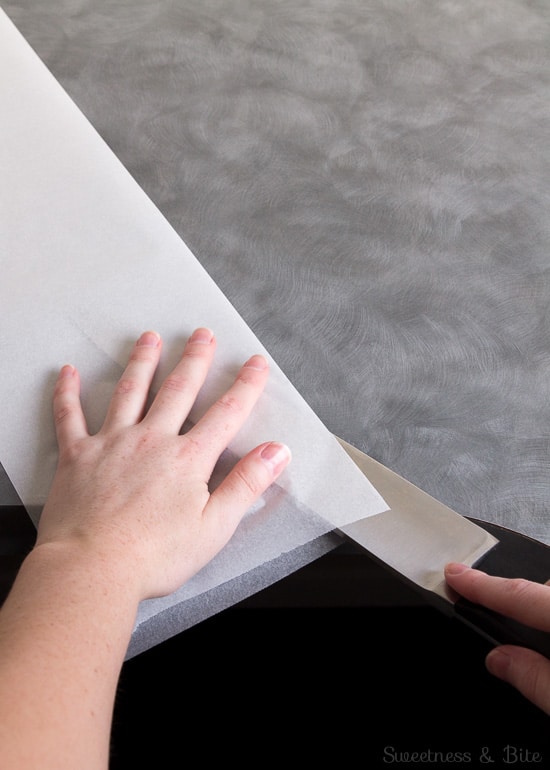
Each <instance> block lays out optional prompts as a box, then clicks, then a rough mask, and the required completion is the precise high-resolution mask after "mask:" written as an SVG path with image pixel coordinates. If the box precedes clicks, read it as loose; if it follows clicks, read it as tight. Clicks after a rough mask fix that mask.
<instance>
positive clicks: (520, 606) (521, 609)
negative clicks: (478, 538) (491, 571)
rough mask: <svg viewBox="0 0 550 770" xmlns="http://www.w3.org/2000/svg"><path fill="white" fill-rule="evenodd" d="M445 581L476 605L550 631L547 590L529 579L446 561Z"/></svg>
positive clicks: (549, 597) (549, 596) (549, 608)
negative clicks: (490, 573) (501, 574)
mask: <svg viewBox="0 0 550 770" xmlns="http://www.w3.org/2000/svg"><path fill="white" fill-rule="evenodd" d="M445 578H446V580H447V583H448V584H449V585H450V586H451V588H454V589H455V591H457V592H458V593H459V594H461V595H462V596H464V597H465V598H466V599H469V600H470V601H472V602H475V603H476V604H483V605H484V606H485V607H488V608H489V609H491V610H495V612H500V613H501V614H503V615H507V616H508V617H510V618H513V619H514V620H517V621H519V622H520V623H524V624H526V625H528V626H532V627H533V628H538V629H540V630H541V631H550V589H549V587H548V586H546V585H544V584H542V583H534V582H531V581H530V580H523V579H521V578H518V579H510V578H501V577H494V576H493V575H486V574H485V573H484V572H481V571H479V570H476V569H470V568H468V567H465V565H463V564H448V565H447V567H446V569H445Z"/></svg>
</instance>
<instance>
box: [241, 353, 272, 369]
mask: <svg viewBox="0 0 550 770" xmlns="http://www.w3.org/2000/svg"><path fill="white" fill-rule="evenodd" d="M244 366H245V367H246V368H247V369H256V370H257V371H260V372H263V371H265V370H266V369H269V363H268V362H267V360H266V359H265V358H264V356H261V355H259V354H255V355H253V356H251V357H250V358H249V359H248V361H247V362H246V363H245V364H244Z"/></svg>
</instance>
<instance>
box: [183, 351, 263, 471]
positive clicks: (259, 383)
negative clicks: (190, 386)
mask: <svg viewBox="0 0 550 770" xmlns="http://www.w3.org/2000/svg"><path fill="white" fill-rule="evenodd" d="M268 374H269V365H268V363H267V361H266V360H265V358H264V357H263V356H260V355H254V356H252V358H250V359H249V360H248V361H247V362H246V363H245V364H244V366H242V367H241V370H240V371H239V374H238V375H237V378H236V379H235V382H234V383H233V385H232V386H231V388H229V390H228V391H227V393H226V394H225V395H224V396H222V397H221V398H220V399H218V401H216V403H215V404H213V405H212V406H211V407H210V409H208V411H207V412H206V414H205V415H204V416H203V417H202V418H201V419H200V420H199V422H198V423H197V424H196V425H195V426H194V427H193V428H191V430H190V431H189V432H188V433H187V434H186V435H187V436H189V437H190V438H192V440H193V442H194V443H195V444H198V445H199V446H200V448H201V450H202V451H203V452H204V457H205V460H206V462H207V463H210V470H211V469H212V468H213V467H214V465H215V463H216V462H217V460H218V458H219V456H220V454H221V453H222V452H223V450H224V449H226V447H227V446H228V444H229V443H230V442H231V440H232V439H233V438H234V437H235V435H236V434H237V433H238V432H239V430H240V429H241V427H242V426H243V424H244V422H245V421H246V419H247V418H248V416H249V415H250V413H251V411H252V409H253V408H254V406H255V404H256V402H257V401H258V398H259V397H260V394H261V393H262V391H263V389H264V387H265V384H266V382H267V377H268Z"/></svg>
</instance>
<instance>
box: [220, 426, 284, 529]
mask: <svg viewBox="0 0 550 770" xmlns="http://www.w3.org/2000/svg"><path fill="white" fill-rule="evenodd" d="M290 459H291V454H290V450H289V448H288V447H287V446H285V444H279V443H277V442H274V441H271V442H268V443H265V444H261V445H260V446H257V447H256V448H255V449H253V450H252V451H251V452H249V453H248V454H247V455H245V456H244V457H243V458H242V459H241V460H239V462H238V463H237V464H236V465H235V467H234V468H233V469H232V470H231V471H230V473H229V474H228V475H227V476H226V478H225V479H224V480H223V481H222V483H221V484H220V485H219V486H218V487H217V488H216V489H215V491H214V492H213V493H212V494H211V496H210V499H209V501H208V504H207V506H206V509H205V514H206V516H207V517H210V520H211V523H212V525H213V528H214V531H215V532H218V533H223V536H224V538H225V540H229V538H230V537H231V535H232V534H233V532H234V531H235V529H236V528H237V525H238V523H239V522H240V520H241V519H242V517H243V516H244V514H245V513H246V511H247V510H248V509H249V508H250V507H251V506H252V505H253V504H254V503H255V502H256V501H257V500H258V499H259V498H260V497H261V496H262V494H263V493H264V492H265V491H266V489H267V488H268V487H269V486H270V485H271V484H272V483H273V482H274V481H275V479H277V478H278V477H279V476H280V475H281V473H282V472H283V470H284V469H285V468H286V466H287V465H288V463H289V462H290Z"/></svg>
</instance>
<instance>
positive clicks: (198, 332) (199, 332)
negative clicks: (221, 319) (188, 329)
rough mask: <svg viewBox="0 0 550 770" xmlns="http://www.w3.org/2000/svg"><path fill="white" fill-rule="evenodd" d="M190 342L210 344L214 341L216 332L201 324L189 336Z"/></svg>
mask: <svg viewBox="0 0 550 770" xmlns="http://www.w3.org/2000/svg"><path fill="white" fill-rule="evenodd" d="M189 342H190V343H191V344H195V343H197V342H198V343H199V344H201V345H210V344H211V343H212V342H214V332H213V331H212V329H208V328H207V327H205V326H200V327H199V328H198V329H195V331H194V332H193V334H192V335H191V336H190V337H189Z"/></svg>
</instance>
